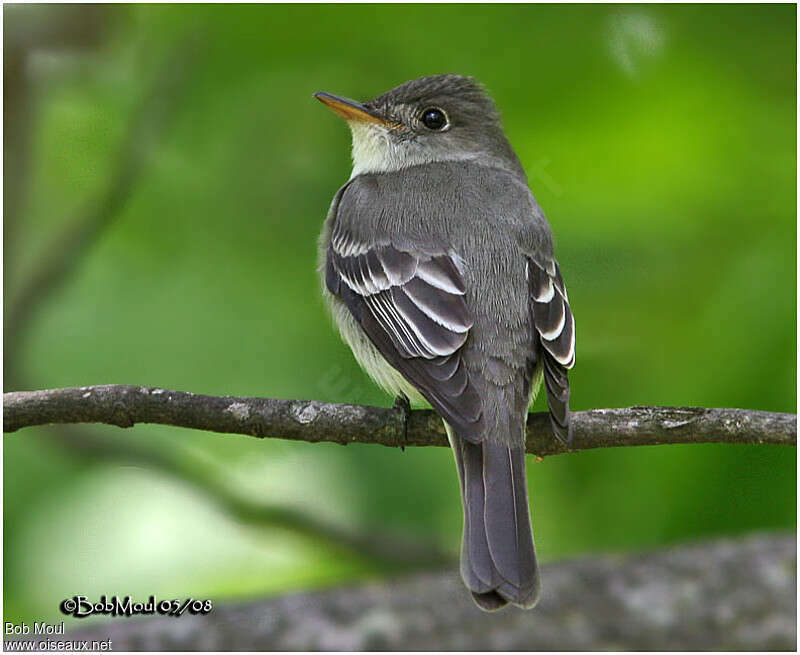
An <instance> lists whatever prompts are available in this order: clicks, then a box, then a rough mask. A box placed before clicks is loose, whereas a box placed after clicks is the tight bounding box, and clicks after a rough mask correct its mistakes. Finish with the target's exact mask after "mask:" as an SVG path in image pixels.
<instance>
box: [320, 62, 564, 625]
mask: <svg viewBox="0 0 800 655" xmlns="http://www.w3.org/2000/svg"><path fill="white" fill-rule="evenodd" d="M314 95H315V97H316V98H317V99H318V100H320V101H322V102H323V103H325V104H326V105H327V106H328V107H329V108H330V109H332V110H333V111H334V112H336V113H337V114H339V115H340V116H341V117H343V118H344V119H345V120H346V121H347V122H348V124H349V126H350V129H351V131H352V135H353V174H352V175H351V177H350V180H349V181H348V182H347V183H346V184H345V185H344V186H343V187H342V188H341V189H339V191H338V192H337V193H336V196H335V197H334V199H333V203H332V204H331V208H330V211H329V212H328V217H327V219H326V220H325V224H324V227H323V229H322V234H321V235H320V249H319V256H320V271H321V273H322V276H323V294H324V296H325V298H326V300H327V301H328V304H329V306H330V308H331V312H332V314H333V317H334V320H335V322H336V324H337V326H338V328H339V331H340V332H341V335H342V337H343V339H344V340H345V341H346V342H347V344H348V345H349V346H350V348H351V349H352V351H353V354H354V355H355V358H356V359H357V360H358V362H359V364H360V365H361V366H362V367H363V368H364V369H365V370H366V371H367V373H368V374H369V375H370V376H371V377H372V378H373V379H374V380H375V382H377V383H378V384H379V385H380V386H381V387H383V388H384V389H385V390H386V391H388V392H389V393H391V394H393V395H395V396H397V397H398V398H399V399H400V400H401V401H402V402H404V403H405V404H406V406H407V404H408V401H409V399H410V400H411V401H413V402H417V403H424V402H425V401H427V402H428V403H430V404H431V406H432V407H433V408H434V409H435V410H436V412H437V413H438V414H439V415H440V416H441V417H442V418H443V419H444V422H445V428H446V430H447V434H448V437H449V439H450V445H451V446H452V449H453V453H454V454H455V459H456V465H457V466H458V475H459V479H460V483H461V494H462V499H463V505H464V532H463V539H462V545H461V575H462V577H463V579H464V582H465V584H466V585H467V587H468V588H469V590H470V591H471V592H472V596H473V598H474V599H475V602H476V603H477V604H478V606H479V607H481V608H482V609H484V610H495V609H499V608H501V607H503V606H504V605H506V604H508V603H513V604H514V605H517V606H519V607H522V608H530V607H533V606H534V605H535V604H536V601H537V599H538V597H539V589H540V583H539V574H538V570H537V565H536V554H535V552H534V548H533V537H532V535H531V524H530V514H529V510H528V491H527V482H526V477H525V421H526V417H527V413H528V407H529V406H530V404H531V403H532V402H533V400H534V398H535V396H536V393H537V391H538V389H539V387H540V386H541V383H542V379H544V382H545V388H546V389H547V401H548V406H549V409H550V420H551V423H552V427H553V431H554V433H555V435H556V437H558V438H559V439H561V440H562V441H565V442H569V441H570V439H571V436H572V429H571V423H570V414H569V382H568V380H567V369H569V368H572V365H573V364H574V362H575V321H574V319H573V317H572V312H571V311H570V307H569V303H568V300H567V291H566V288H565V286H564V280H563V278H562V277H561V272H560V271H559V268H558V264H557V263H556V260H555V256H554V254H553V237H552V233H551V230H550V226H549V225H548V223H547V220H546V219H545V217H544V214H543V213H542V210H541V209H540V208H539V205H538V204H537V203H536V200H535V199H534V197H533V194H532V193H531V192H530V190H529V189H528V184H527V178H526V176H525V171H524V170H523V168H522V165H521V164H520V161H519V159H518V158H517V156H516V154H515V153H514V151H513V150H512V148H511V146H510V145H509V143H508V140H507V139H506V136H505V134H504V133H503V129H502V127H501V124H500V118H499V116H498V113H497V110H496V109H495V106H494V103H493V101H492V100H491V98H490V97H489V96H488V95H487V94H486V93H485V92H484V90H483V89H482V87H481V86H480V85H478V84H477V83H476V82H475V81H474V80H473V79H472V78H468V77H462V76H459V75H436V76H432V77H423V78H420V79H416V80H411V81H410V82H406V83H405V84H402V85H400V86H398V87H397V88H395V89H392V90H391V91H388V92H386V93H384V94H383V95H381V96H378V97H377V98H375V99H374V100H370V101H369V102H365V103H363V104H362V103H359V102H355V101H353V100H349V99H347V98H341V97H338V96H334V95H331V94H329V93H316V94H314Z"/></svg>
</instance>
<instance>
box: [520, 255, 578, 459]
mask: <svg viewBox="0 0 800 655" xmlns="http://www.w3.org/2000/svg"><path fill="white" fill-rule="evenodd" d="M527 264H528V267H527V273H528V289H529V294H530V307H531V313H532V315H533V325H534V328H535V329H536V335H535V338H536V340H537V341H538V344H539V346H540V348H539V350H540V354H541V356H542V368H543V371H544V382H545V387H546V389H547V405H548V407H549V409H550V422H551V423H552V426H553V430H554V432H555V434H556V436H557V437H558V438H559V439H560V440H561V441H564V442H566V443H569V442H570V441H571V440H572V422H571V421H570V416H569V380H568V378H567V369H570V368H572V367H573V365H574V364H575V319H574V318H573V316H572V310H571V309H570V306H569V299H568V298H567V288H566V286H565V285H564V279H563V278H562V277H561V271H560V270H559V268H558V263H557V262H556V261H555V259H554V258H552V257H547V256H543V255H541V254H534V255H531V256H529V257H528V262H527Z"/></svg>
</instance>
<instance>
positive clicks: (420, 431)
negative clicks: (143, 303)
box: [3, 384, 797, 456]
mask: <svg viewBox="0 0 800 655" xmlns="http://www.w3.org/2000/svg"><path fill="white" fill-rule="evenodd" d="M3 410H4V411H3V429H4V431H5V432H14V431H16V430H19V429H20V428H24V427H30V426H34V425H45V424H49V423H106V424H108V425H116V426H119V427H124V428H127V427H132V426H133V425H134V424H135V423H160V424H163V425H173V426H178V427H185V428H194V429H198V430H207V431H211V432H223V433H235V434H245V435H249V436H253V437H276V438H281V439H292V440H300V441H309V442H312V443H316V442H321V441H329V442H334V443H339V444H344V445H346V444H348V443H374V444H380V445H384V446H393V447H397V446H446V445H448V444H447V437H446V435H445V432H444V428H443V427H442V422H441V419H439V417H438V416H437V415H436V414H435V413H434V412H432V411H430V410H417V411H413V412H411V413H410V414H409V415H408V418H407V424H406V416H405V414H404V412H403V411H402V410H400V409H396V408H390V409H385V408H382V407H368V406H362V405H349V404H334V403H323V402H319V401H315V400H281V399H274V398H235V397H230V396H223V397H221V396H204V395H200V394H193V393H187V392H183V391H170V390H167V389H159V388H155V387H136V386H126V385H113V384H112V385H102V386H92V387H70V388H65V389H48V390H43V391H15V392H10V393H6V394H4V395H3ZM573 417H574V421H575V439H574V442H573V443H572V446H571V450H585V449H589V448H608V447H612V446H652V445H657V444H686V443H734V444H775V445H796V444H797V416H796V414H780V413H775V412H762V411H757V410H743V409H705V408H701V407H630V408H626V409H595V410H590V411H586V412H575V413H574V414H573ZM569 450H570V448H566V447H565V446H563V445H562V444H560V443H559V442H557V441H556V440H555V439H553V437H552V433H551V431H550V424H549V419H548V417H547V414H545V413H537V414H530V415H529V416H528V442H527V451H528V452H530V453H535V454H537V455H540V456H544V455H555V454H558V453H563V452H568V451H569Z"/></svg>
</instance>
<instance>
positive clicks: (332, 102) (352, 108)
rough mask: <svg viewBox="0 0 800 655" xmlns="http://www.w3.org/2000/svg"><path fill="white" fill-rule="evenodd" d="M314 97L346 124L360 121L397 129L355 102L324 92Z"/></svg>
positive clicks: (393, 124) (391, 123)
mask: <svg viewBox="0 0 800 655" xmlns="http://www.w3.org/2000/svg"><path fill="white" fill-rule="evenodd" d="M314 97H315V98H316V99H317V100H319V101H320V102H321V103H322V104H324V105H326V106H327V107H328V109H330V110H331V111H333V112H335V113H337V114H339V116H341V117H342V118H344V119H345V120H346V121H348V122H349V121H361V122H366V123H378V124H380V125H386V126H387V127H397V125H396V124H395V123H393V122H392V121H389V120H387V119H385V118H384V117H382V116H380V115H378V114H377V113H376V112H374V111H372V110H371V109H368V108H367V107H365V106H364V105H362V104H361V103H360V102H356V101H355V100H350V99H349V98H342V97H341V96H335V95H333V94H332V93H325V92H324V91H319V92H317V93H315V94H314Z"/></svg>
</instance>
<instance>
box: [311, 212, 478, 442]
mask: <svg viewBox="0 0 800 655" xmlns="http://www.w3.org/2000/svg"><path fill="white" fill-rule="evenodd" d="M410 250H411V249H410V248H409V247H408V246H405V247H404V248H401V247H399V246H395V245H393V244H392V243H390V242H389V241H388V240H381V241H376V242H373V243H366V242H364V240H359V239H357V238H356V237H354V236H353V235H352V234H351V233H350V232H349V231H348V230H347V229H346V228H344V227H342V226H341V225H340V223H339V222H338V221H336V222H334V225H333V229H332V232H331V238H330V243H329V246H328V252H327V258H326V268H325V282H326V286H327V287H328V290H329V291H330V292H331V293H332V294H333V295H335V296H337V297H338V298H340V299H341V300H342V301H343V302H344V303H345V304H346V306H347V307H348V309H349V310H350V312H351V314H352V315H353V316H354V317H355V319H356V320H357V321H358V323H359V324H360V325H361V328H362V329H363V330H364V332H365V333H366V335H367V336H368V337H369V339H370V341H371V342H372V343H373V344H374V345H375V347H376V348H377V349H378V350H379V351H380V353H381V354H382V355H383V356H384V358H385V359H386V360H387V361H388V363H389V364H391V365H392V366H393V367H394V368H396V369H397V370H398V371H400V373H401V374H402V375H403V376H404V377H405V378H406V379H407V380H408V381H409V382H411V383H412V384H413V385H414V386H415V387H416V388H417V389H418V390H419V391H420V393H421V394H422V395H423V396H424V397H425V398H426V399H427V400H428V402H430V403H431V405H432V406H433V407H434V409H436V410H437V411H438V412H439V413H440V414H441V416H442V417H443V418H444V419H445V420H447V422H448V423H450V425H452V426H453V428H454V429H455V430H456V432H457V433H458V434H459V435H460V436H462V437H464V438H465V439H468V440H471V441H474V440H477V439H479V438H480V432H481V431H480V427H479V426H480V423H481V402H480V397H479V395H478V393H477V392H476V390H475V388H474V387H473V385H472V384H471V382H470V379H469V373H468V371H467V368H466V365H465V363H464V361H463V358H462V348H461V347H462V346H463V345H464V342H465V341H466V340H467V336H468V334H469V330H470V328H471V327H472V323H473V320H472V315H471V314H470V311H469V308H468V307H467V304H466V302H465V300H464V294H465V291H466V289H465V286H464V280H463V277H462V275H461V271H460V270H459V263H460V260H459V259H458V257H457V256H456V255H455V254H454V253H452V252H445V251H441V252H438V253H437V252H436V251H435V250H433V251H431V248H430V247H426V248H425V252H424V254H423V252H422V249H420V251H419V252H413V251H410Z"/></svg>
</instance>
